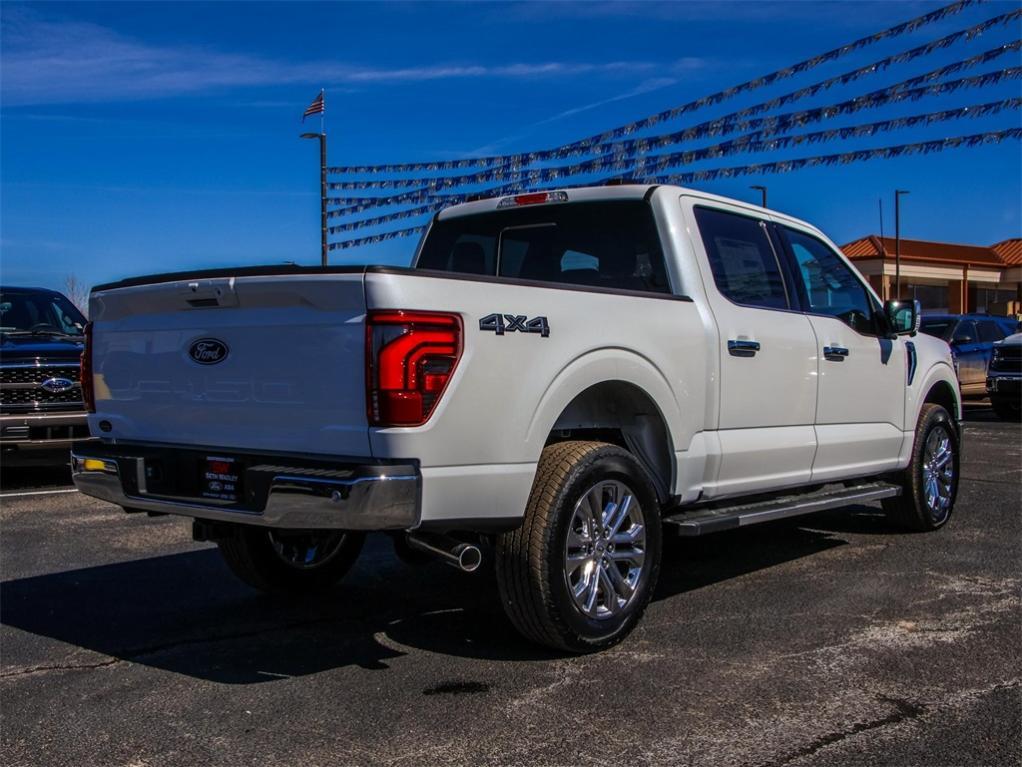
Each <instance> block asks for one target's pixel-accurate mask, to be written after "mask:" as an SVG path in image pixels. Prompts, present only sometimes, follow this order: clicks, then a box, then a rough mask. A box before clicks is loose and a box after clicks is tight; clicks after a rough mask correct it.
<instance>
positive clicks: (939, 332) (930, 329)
mask: <svg viewBox="0 0 1022 767" xmlns="http://www.w3.org/2000/svg"><path fill="white" fill-rule="evenodd" d="M954 327H955V320H954V319H953V318H951V317H933V318H926V317H923V321H922V322H921V323H920V324H919V330H921V331H922V332H923V333H926V335H928V336H933V337H935V338H940V339H942V340H944V341H947V340H948V339H949V338H951V331H952V330H953V329H954Z"/></svg>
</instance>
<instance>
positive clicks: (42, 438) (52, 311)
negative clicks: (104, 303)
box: [0, 285, 89, 466]
mask: <svg viewBox="0 0 1022 767" xmlns="http://www.w3.org/2000/svg"><path fill="white" fill-rule="evenodd" d="M84 328H85V317H83V316H82V313H81V312H79V311H78V309H77V308H75V305H74V304H72V303H71V302H70V301H69V300H68V299H67V298H66V297H65V296H63V295H61V294H60V293H57V292H56V291H53V290H46V289H44V288H17V287H13V286H10V285H8V286H3V287H0V449H2V456H3V463H4V466H11V465H21V466H24V465H32V464H34V465H46V464H56V465H60V464H66V463H67V459H68V450H69V449H70V447H71V445H72V443H73V442H74V441H75V440H79V439H82V438H84V437H88V435H89V429H88V426H87V424H86V414H85V405H84V403H83V402H82V392H81V388H80V386H79V378H80V375H79V371H78V361H79V359H80V358H81V356H82V344H83V340H82V331H83V329H84Z"/></svg>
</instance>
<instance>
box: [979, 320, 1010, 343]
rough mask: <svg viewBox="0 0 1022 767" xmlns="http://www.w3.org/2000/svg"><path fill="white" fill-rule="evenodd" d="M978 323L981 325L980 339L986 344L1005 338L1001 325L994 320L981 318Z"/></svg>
mask: <svg viewBox="0 0 1022 767" xmlns="http://www.w3.org/2000/svg"><path fill="white" fill-rule="evenodd" d="M976 325H977V326H978V327H979V340H980V341H982V342H983V343H985V344H992V343H995V342H996V341H1000V340H1001V339H1003V338H1004V334H1003V333H1002V332H1001V329H1000V327H998V325H997V323H996V322H994V321H993V320H980V321H979V322H977V323H976Z"/></svg>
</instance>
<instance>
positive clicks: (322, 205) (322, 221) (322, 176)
mask: <svg viewBox="0 0 1022 767" xmlns="http://www.w3.org/2000/svg"><path fill="white" fill-rule="evenodd" d="M319 95H320V97H321V98H322V99H323V111H322V112H320V113H319V228H320V236H319V244H320V260H321V262H322V265H323V266H327V265H328V260H329V259H328V256H327V251H328V248H327V242H326V235H327V228H326V91H325V90H324V89H323V88H320V89H319Z"/></svg>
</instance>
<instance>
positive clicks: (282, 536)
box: [266, 530, 345, 570]
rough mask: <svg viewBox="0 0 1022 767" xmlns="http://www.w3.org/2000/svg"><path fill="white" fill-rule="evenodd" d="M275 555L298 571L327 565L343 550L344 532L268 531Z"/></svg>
mask: <svg viewBox="0 0 1022 767" xmlns="http://www.w3.org/2000/svg"><path fill="white" fill-rule="evenodd" d="M266 534H267V535H268V536H269V538H270V545H271V546H272V547H273V551H274V553H276V555H277V556H278V557H279V558H280V559H281V561H283V562H284V563H285V564H287V565H290V566H291V567H294V568H296V569H298V570H312V569H314V568H317V567H320V566H322V565H325V564H326V563H327V562H329V561H330V560H331V559H333V558H334V557H335V556H336V555H337V552H339V551H340V550H341V545H342V544H343V543H344V537H345V533H343V532H306V531H299V530H295V531H289V530H267V531H266Z"/></svg>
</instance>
